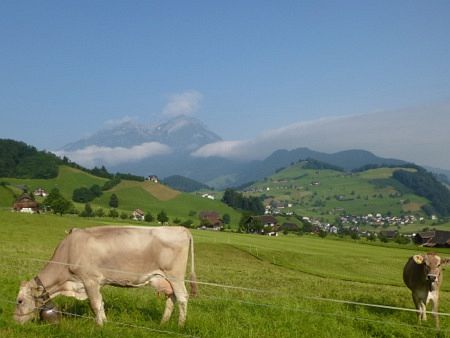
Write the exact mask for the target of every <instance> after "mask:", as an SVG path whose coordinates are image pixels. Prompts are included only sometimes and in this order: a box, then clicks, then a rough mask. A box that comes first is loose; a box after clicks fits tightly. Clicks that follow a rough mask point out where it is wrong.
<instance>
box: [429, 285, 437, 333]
mask: <svg viewBox="0 0 450 338" xmlns="http://www.w3.org/2000/svg"><path fill="white" fill-rule="evenodd" d="M428 300H431V302H432V303H433V308H432V312H433V317H434V320H435V322H436V329H439V314H438V313H439V294H438V293H437V292H436V291H434V292H430V293H429V294H428Z"/></svg>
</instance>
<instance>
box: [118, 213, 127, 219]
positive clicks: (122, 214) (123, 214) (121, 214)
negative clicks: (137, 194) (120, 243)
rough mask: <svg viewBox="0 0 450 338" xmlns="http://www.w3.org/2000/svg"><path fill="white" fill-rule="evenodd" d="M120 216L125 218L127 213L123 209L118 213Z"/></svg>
mask: <svg viewBox="0 0 450 338" xmlns="http://www.w3.org/2000/svg"><path fill="white" fill-rule="evenodd" d="M120 218H121V219H127V218H128V214H127V213H126V212H125V211H122V212H121V213H120Z"/></svg>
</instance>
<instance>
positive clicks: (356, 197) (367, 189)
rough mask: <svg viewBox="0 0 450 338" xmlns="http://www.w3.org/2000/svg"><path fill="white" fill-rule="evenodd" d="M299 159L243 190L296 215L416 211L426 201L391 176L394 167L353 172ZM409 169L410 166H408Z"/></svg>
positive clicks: (333, 217)
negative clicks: (315, 166) (310, 164)
mask: <svg viewBox="0 0 450 338" xmlns="http://www.w3.org/2000/svg"><path fill="white" fill-rule="evenodd" d="M306 163H307V162H299V163H296V164H294V165H291V166H289V167H287V168H285V169H280V170H279V171H278V172H277V173H275V174H274V175H272V176H270V177H267V178H266V179H265V180H264V181H260V182H256V183H254V184H253V185H251V186H250V187H247V188H246V189H245V190H246V194H248V195H256V196H259V195H261V194H264V195H265V196H266V203H269V202H270V201H271V200H275V201H276V202H278V203H284V204H287V203H290V204H292V207H291V208H286V209H284V210H286V211H294V212H295V213H296V214H297V215H306V216H313V217H323V218H325V219H328V220H329V221H334V219H335V218H336V217H337V216H339V215H341V214H347V215H367V214H369V213H372V214H377V213H381V214H383V215H389V214H392V215H401V214H402V213H407V214H408V213H413V214H416V213H420V212H421V206H422V205H424V204H427V203H429V201H428V200H427V199H425V198H423V197H420V196H417V195H415V194H414V193H413V192H412V191H411V190H410V189H408V188H407V187H405V186H404V185H403V184H401V183H399V182H398V181H396V180H395V179H393V178H392V174H393V172H394V171H395V170H396V168H378V169H371V170H366V171H362V172H357V173H346V172H341V171H336V170H331V169H320V170H316V169H307V168H305V164H306ZM408 170H410V169H408Z"/></svg>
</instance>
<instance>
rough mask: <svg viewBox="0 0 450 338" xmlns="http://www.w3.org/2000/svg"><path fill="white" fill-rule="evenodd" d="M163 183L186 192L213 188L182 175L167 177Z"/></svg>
mask: <svg viewBox="0 0 450 338" xmlns="http://www.w3.org/2000/svg"><path fill="white" fill-rule="evenodd" d="M163 183H164V184H166V185H168V186H169V187H171V188H173V189H175V190H179V191H184V192H193V191H197V190H201V189H211V188H210V187H208V186H207V185H206V184H203V183H200V182H198V181H196V180H193V179H190V178H187V177H184V176H180V175H173V176H169V177H166V178H165V179H164V180H163Z"/></svg>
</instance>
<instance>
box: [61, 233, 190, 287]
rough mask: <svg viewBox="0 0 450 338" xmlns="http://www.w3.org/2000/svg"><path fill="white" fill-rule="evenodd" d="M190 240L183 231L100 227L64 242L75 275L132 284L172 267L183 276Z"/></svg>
mask: <svg viewBox="0 0 450 338" xmlns="http://www.w3.org/2000/svg"><path fill="white" fill-rule="evenodd" d="M190 239H191V235H190V232H189V231H188V230H187V229H185V228H183V227H140V226H100V227H92V228H86V229H75V230H74V231H72V232H71V233H70V234H69V235H68V236H67V237H66V240H65V241H66V242H68V247H69V254H68V255H69V261H70V262H69V263H70V264H71V265H72V266H74V267H75V268H72V270H74V271H76V272H77V273H85V274H91V273H96V274H97V273H98V272H99V271H101V273H102V275H103V276H105V277H107V278H113V279H123V280H133V279H134V277H135V276H141V275H142V274H146V273H148V272H151V271H156V270H163V271H165V270H167V269H169V268H173V266H174V265H179V266H180V267H179V269H182V270H183V274H184V271H185V269H186V264H187V257H188V252H189V241H190ZM77 267H79V268H77Z"/></svg>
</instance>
